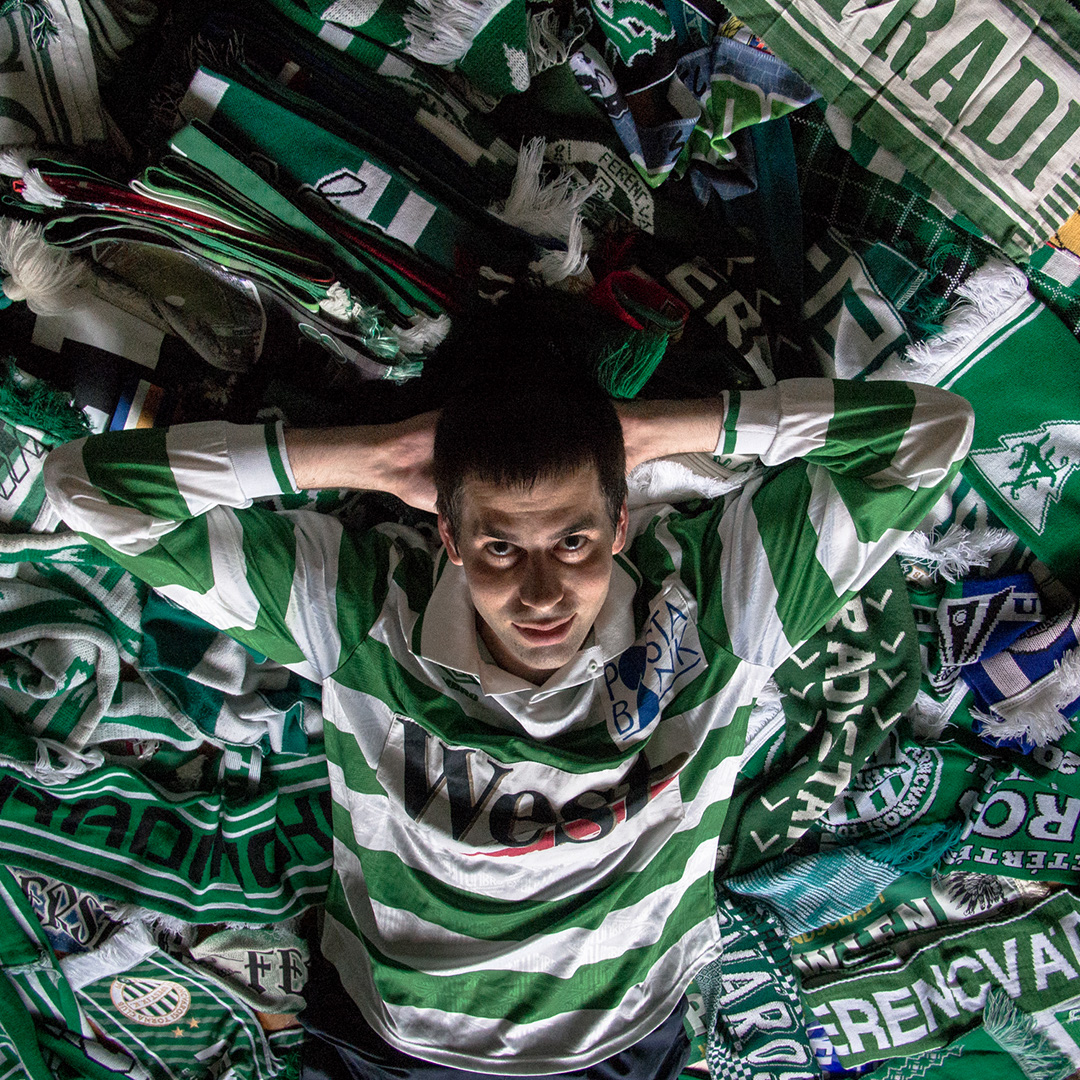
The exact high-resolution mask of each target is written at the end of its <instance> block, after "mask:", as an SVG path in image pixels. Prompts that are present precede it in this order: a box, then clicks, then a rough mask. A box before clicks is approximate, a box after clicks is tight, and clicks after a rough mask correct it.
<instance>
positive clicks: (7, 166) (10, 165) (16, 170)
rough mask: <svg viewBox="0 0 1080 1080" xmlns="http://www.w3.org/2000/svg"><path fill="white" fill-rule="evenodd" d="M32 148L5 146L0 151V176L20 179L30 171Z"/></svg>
mask: <svg viewBox="0 0 1080 1080" xmlns="http://www.w3.org/2000/svg"><path fill="white" fill-rule="evenodd" d="M33 151H34V147H32V146H5V147H4V148H3V150H0V176H14V177H18V178H20V179H21V178H22V177H23V176H24V175H25V174H26V173H28V172H29V171H30V155H31V154H32V153H33Z"/></svg>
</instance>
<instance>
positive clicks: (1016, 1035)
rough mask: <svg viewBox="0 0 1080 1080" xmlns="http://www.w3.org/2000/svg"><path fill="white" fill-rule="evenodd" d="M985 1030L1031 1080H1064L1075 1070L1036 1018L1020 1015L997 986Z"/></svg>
mask: <svg viewBox="0 0 1080 1080" xmlns="http://www.w3.org/2000/svg"><path fill="white" fill-rule="evenodd" d="M983 1031H985V1032H986V1034H987V1035H989V1036H990V1038H991V1039H993V1040H994V1042H996V1043H997V1044H998V1046H1000V1047H1001V1048H1002V1050H1004V1051H1006V1053H1008V1054H1009V1055H1010V1056H1011V1057H1012V1058H1013V1060H1014V1061H1015V1062H1016V1064H1017V1065H1019V1066H1020V1069H1021V1070H1022V1071H1023V1073H1024V1075H1025V1076H1027V1077H1028V1080H1064V1078H1065V1077H1067V1076H1069V1075H1070V1074H1071V1073H1072V1071H1073V1069H1072V1065H1071V1063H1070V1062H1069V1059H1068V1058H1067V1057H1066V1056H1065V1055H1064V1054H1063V1053H1062V1052H1061V1051H1060V1050H1059V1049H1058V1048H1057V1047H1056V1046H1055V1045H1054V1044H1053V1043H1052V1042H1051V1041H1050V1039H1049V1038H1048V1037H1047V1035H1046V1034H1045V1033H1044V1032H1042V1031H1040V1030H1039V1029H1038V1027H1037V1026H1036V1024H1035V1019H1034V1017H1032V1016H1029V1015H1028V1014H1027V1013H1024V1012H1021V1011H1020V1010H1019V1009H1018V1008H1017V1007H1016V1006H1015V1005H1014V1004H1013V1003H1012V1001H1011V1000H1010V999H1009V996H1008V995H1007V994H1006V993H1005V991H1004V990H999V989H998V988H997V987H996V986H995V987H993V988H992V989H991V990H990V991H989V992H988V993H987V995H986V1006H985V1008H984V1009H983Z"/></svg>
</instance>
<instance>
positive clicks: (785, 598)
mask: <svg viewBox="0 0 1080 1080" xmlns="http://www.w3.org/2000/svg"><path fill="white" fill-rule="evenodd" d="M807 468H808V466H807V464H806V462H793V463H792V464H791V465H789V466H787V467H786V468H782V469H780V470H779V471H778V472H775V473H774V474H773V475H772V476H770V477H768V478H767V479H766V482H765V483H763V484H762V485H761V487H760V488H759V489H758V491H757V492H756V493H755V494H754V495H753V498H752V505H753V508H754V514H755V516H756V517H757V525H758V532H759V535H760V536H761V543H762V547H763V548H764V549H765V555H766V557H767V559H768V562H769V569H770V570H771V572H772V577H773V582H774V584H775V586H776V591H777V594H778V595H777V600H776V614H777V616H778V618H779V619H780V622H781V624H782V625H783V628H784V635H785V637H786V638H787V639H788V641H789V642H791V643H792V644H795V643H797V642H799V641H802V640H803V639H805V638H807V637H809V635H810V634H811V633H813V631H814V630H816V629H817V628H818V627H819V626H820V625H821V624H822V623H823V622H824V621H825V620H826V619H827V618H828V617H829V616H830V615H831V614H832V613H833V612H835V611H836V610H837V608H839V607H840V597H838V596H837V595H836V592H835V590H834V589H833V585H832V582H831V581H830V580H829V575H828V574H827V573H826V572H825V570H824V569H823V568H822V566H821V564H820V563H819V562H818V558H817V547H818V535H817V533H816V532H815V531H814V527H813V525H812V524H811V523H810V521H809V519H808V518H807V516H806V507H807V506H808V505H809V502H810V493H811V487H810V481H809V478H808V476H807Z"/></svg>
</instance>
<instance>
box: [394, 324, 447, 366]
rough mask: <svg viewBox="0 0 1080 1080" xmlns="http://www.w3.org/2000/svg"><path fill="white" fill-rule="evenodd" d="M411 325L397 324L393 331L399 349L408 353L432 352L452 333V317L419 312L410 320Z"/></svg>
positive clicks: (409, 354)
mask: <svg viewBox="0 0 1080 1080" xmlns="http://www.w3.org/2000/svg"><path fill="white" fill-rule="evenodd" d="M410 322H411V323H412V325H411V326H407V327H406V326H395V327H393V328H392V330H391V332H392V333H393V335H394V337H395V338H397V343H398V349H399V350H400V351H401V352H402V353H404V354H406V355H408V356H414V355H416V354H417V353H425V352H430V351H431V350H432V349H434V348H435V347H436V346H438V345H441V344H442V342H443V341H444V340H445V339H446V335H447V334H449V333H450V317H449V316H448V315H439V316H438V317H437V318H436V317H434V316H432V315H424V314H422V313H418V314H416V315H414V316H413V317H412V319H411V320H410Z"/></svg>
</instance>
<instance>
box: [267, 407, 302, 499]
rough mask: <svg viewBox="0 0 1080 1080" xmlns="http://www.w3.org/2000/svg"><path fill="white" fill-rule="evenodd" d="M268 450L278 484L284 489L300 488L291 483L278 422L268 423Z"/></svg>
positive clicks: (291, 490) (290, 490)
mask: <svg viewBox="0 0 1080 1080" xmlns="http://www.w3.org/2000/svg"><path fill="white" fill-rule="evenodd" d="M266 452H267V454H268V455H269V456H270V467H271V468H272V469H273V470H274V479H275V480H277V482H278V486H279V487H280V488H281V490H282V491H288V492H296V491H297V490H298V489H297V488H294V487H293V486H292V484H291V483H289V474H288V473H287V472H286V471H285V462H284V461H283V460H282V457H281V444H280V442H279V441H278V432H277V424H276V423H273V424H267V425H266Z"/></svg>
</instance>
